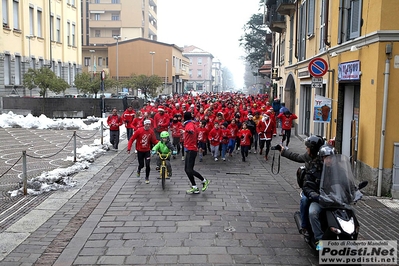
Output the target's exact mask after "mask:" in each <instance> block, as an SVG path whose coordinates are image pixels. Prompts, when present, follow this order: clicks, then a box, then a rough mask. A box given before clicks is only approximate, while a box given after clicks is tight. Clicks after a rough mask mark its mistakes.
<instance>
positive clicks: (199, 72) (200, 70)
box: [197, 69, 202, 78]
mask: <svg viewBox="0 0 399 266" xmlns="http://www.w3.org/2000/svg"><path fill="white" fill-rule="evenodd" d="M197 78H202V69H198V75H197Z"/></svg>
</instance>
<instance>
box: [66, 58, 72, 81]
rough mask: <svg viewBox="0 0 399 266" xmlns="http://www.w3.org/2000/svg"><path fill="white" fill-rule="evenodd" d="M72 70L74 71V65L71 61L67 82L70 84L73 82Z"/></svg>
mask: <svg viewBox="0 0 399 266" xmlns="http://www.w3.org/2000/svg"><path fill="white" fill-rule="evenodd" d="M71 72H72V66H71V63H68V71H67V75H68V77H67V82H68V84H69V85H71V84H72V80H71V76H72V73H71Z"/></svg>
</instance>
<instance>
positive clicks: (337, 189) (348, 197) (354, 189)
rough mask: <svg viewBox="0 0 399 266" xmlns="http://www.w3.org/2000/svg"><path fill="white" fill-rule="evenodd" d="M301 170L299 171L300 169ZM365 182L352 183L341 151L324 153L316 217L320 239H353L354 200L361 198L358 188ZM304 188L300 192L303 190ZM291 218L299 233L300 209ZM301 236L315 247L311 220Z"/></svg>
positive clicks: (355, 224)
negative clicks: (305, 231)
mask: <svg viewBox="0 0 399 266" xmlns="http://www.w3.org/2000/svg"><path fill="white" fill-rule="evenodd" d="M299 172H300V171H298V173H299ZM367 184H368V182H367V181H364V182H361V183H360V184H359V185H358V186H356V185H355V178H354V177H353V174H352V168H351V164H350V160H349V158H348V157H347V156H345V155H342V154H334V155H330V156H328V157H326V159H325V160H324V165H323V170H322V174H321V180H320V197H319V204H320V206H321V207H322V212H321V213H320V216H319V219H320V223H321V228H322V231H323V232H324V234H323V238H322V240H356V239H357V237H358V234H359V221H358V220H357V218H356V214H355V210H354V209H353V204H355V203H356V202H357V201H358V200H360V199H361V198H362V195H363V194H362V193H361V192H360V189H362V188H364V187H365V186H367ZM302 193H303V192H301V194H302ZM294 219H295V222H296V225H297V227H298V231H299V233H302V228H301V215H300V212H299V211H298V212H295V214H294ZM308 224H309V227H308V228H307V232H308V233H309V235H306V236H304V240H305V242H306V243H308V244H309V246H310V247H311V248H312V249H313V250H316V244H315V242H316V241H315V239H314V234H313V231H312V228H311V226H310V223H309V222H308Z"/></svg>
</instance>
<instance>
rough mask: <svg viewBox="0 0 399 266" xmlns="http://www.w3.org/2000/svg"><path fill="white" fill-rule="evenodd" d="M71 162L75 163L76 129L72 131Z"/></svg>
mask: <svg viewBox="0 0 399 266" xmlns="http://www.w3.org/2000/svg"><path fill="white" fill-rule="evenodd" d="M73 162H74V163H76V130H75V131H74V132H73Z"/></svg>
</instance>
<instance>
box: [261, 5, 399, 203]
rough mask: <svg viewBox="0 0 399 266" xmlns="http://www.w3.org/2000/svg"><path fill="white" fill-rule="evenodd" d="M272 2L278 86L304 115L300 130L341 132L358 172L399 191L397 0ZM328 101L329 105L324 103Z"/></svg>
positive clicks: (381, 190)
mask: <svg viewBox="0 0 399 266" xmlns="http://www.w3.org/2000/svg"><path fill="white" fill-rule="evenodd" d="M265 3H266V14H265V18H266V21H265V22H266V25H268V26H269V28H270V30H271V31H272V32H273V63H272V64H273V68H275V69H277V70H276V71H278V73H279V76H280V77H281V79H278V80H277V79H275V80H274V86H273V87H274V89H275V90H277V92H275V93H276V94H277V95H279V94H280V95H281V97H282V101H284V102H286V106H287V107H289V108H290V109H291V110H292V111H293V112H295V113H296V114H297V115H298V117H299V119H298V121H297V124H296V125H295V130H296V133H297V134H298V135H301V136H304V137H306V136H309V135H311V134H318V135H321V136H323V137H326V138H327V139H334V140H335V146H336V148H337V149H338V151H339V152H340V153H342V154H345V155H347V156H349V157H350V158H351V160H352V162H353V167H354V173H355V175H356V177H357V178H358V179H359V180H368V181H369V185H368V187H367V190H368V192H369V193H371V194H373V195H377V196H380V195H383V196H384V195H390V194H391V193H392V194H393V195H396V197H397V196H398V195H399V194H398V192H399V175H398V173H399V171H398V170H397V169H396V167H397V166H395V165H399V162H398V160H399V158H398V157H399V156H398V154H399V152H398V151H399V150H397V145H398V144H397V143H398V142H399V131H398V130H397V129H396V123H397V117H396V115H395V109H396V106H397V105H398V101H399V98H398V96H399V91H398V90H396V88H395V86H396V84H397V83H398V82H399V75H398V74H399V21H398V20H397V19H396V17H395V16H396V14H398V12H399V5H398V3H397V1H396V0H385V1H373V0H337V1H329V0H321V1H316V0H302V1H299V0H297V1H295V0H267V1H265ZM321 101H325V102H326V103H327V104H326V106H327V107H328V108H327V107H325V108H324V109H325V110H324V109H323V110H322V108H321V107H322V106H319V104H320V102H321ZM325 111H326V113H325V114H324V112H325ZM324 118H325V120H324ZM397 171H398V173H396V172H397Z"/></svg>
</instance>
